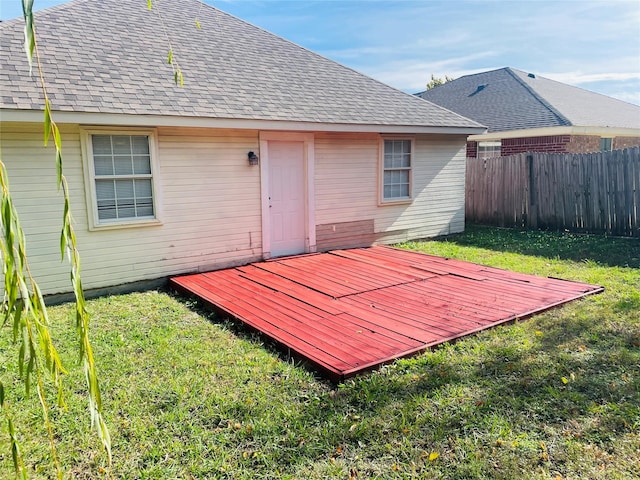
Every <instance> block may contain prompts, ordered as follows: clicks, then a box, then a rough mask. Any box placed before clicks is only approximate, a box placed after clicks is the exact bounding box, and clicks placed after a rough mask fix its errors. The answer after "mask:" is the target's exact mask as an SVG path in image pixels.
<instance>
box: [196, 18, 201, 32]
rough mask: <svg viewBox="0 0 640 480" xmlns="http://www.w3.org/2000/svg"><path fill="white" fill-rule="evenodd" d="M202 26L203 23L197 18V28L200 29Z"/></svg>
mask: <svg viewBox="0 0 640 480" xmlns="http://www.w3.org/2000/svg"><path fill="white" fill-rule="evenodd" d="M200 26H201V25H200V20H198V19H197V18H196V28H197V29H198V30H200Z"/></svg>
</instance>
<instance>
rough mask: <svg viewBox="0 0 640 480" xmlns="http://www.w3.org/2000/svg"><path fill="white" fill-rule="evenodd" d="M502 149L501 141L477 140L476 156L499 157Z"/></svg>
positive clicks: (481, 157) (480, 157)
mask: <svg viewBox="0 0 640 480" xmlns="http://www.w3.org/2000/svg"><path fill="white" fill-rule="evenodd" d="M501 149H502V143H501V142H499V141H498V142H478V158H479V159H483V158H493V157H499V156H500V152H501Z"/></svg>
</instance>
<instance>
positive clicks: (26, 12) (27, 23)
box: [22, 0, 36, 75]
mask: <svg viewBox="0 0 640 480" xmlns="http://www.w3.org/2000/svg"><path fill="white" fill-rule="evenodd" d="M22 14H23V16H24V50H25V52H26V54H27V60H28V61H29V75H31V73H32V70H33V53H34V51H35V48H36V35H35V31H34V28H33V0H22Z"/></svg>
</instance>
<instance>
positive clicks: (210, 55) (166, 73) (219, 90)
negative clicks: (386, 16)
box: [0, 0, 484, 133]
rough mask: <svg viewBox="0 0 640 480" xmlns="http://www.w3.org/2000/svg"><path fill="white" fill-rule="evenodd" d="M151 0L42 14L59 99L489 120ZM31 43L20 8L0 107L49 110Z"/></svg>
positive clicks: (366, 120) (391, 119) (183, 113)
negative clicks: (31, 59) (33, 69)
mask: <svg viewBox="0 0 640 480" xmlns="http://www.w3.org/2000/svg"><path fill="white" fill-rule="evenodd" d="M153 5H154V7H153V9H152V10H151V11H149V10H148V9H147V2H145V1H144V0H137V1H127V2H123V1H121V0H101V1H95V0H73V1H71V2H69V3H66V4H63V5H60V6H57V7H53V8H49V9H46V10H43V11H41V12H36V13H35V23H36V32H37V36H38V42H39V43H38V44H39V48H40V55H41V59H42V64H43V67H44V76H45V79H46V83H47V90H48V93H49V97H50V99H51V103H52V105H53V109H54V110H57V111H62V112H85V113H94V114H95V113H99V114H126V115H154V116H159V115H160V116H173V117H183V118H184V117H189V118H216V119H243V120H259V121H262V120H268V121H288V122H310V123H313V124H343V125H377V126H380V130H381V131H383V130H385V128H384V127H385V126H399V125H402V126H412V127H418V131H419V128H424V127H437V128H443V127H447V128H453V129H456V128H457V129H459V130H460V131H461V132H465V133H473V132H480V131H482V130H484V129H483V128H482V127H481V126H480V125H479V124H478V123H476V122H474V121H472V120H469V119H467V118H464V117H463V116H461V115H459V114H456V113H453V112H450V111H448V110H446V109H444V108H442V107H439V106H436V105H433V104H431V103H429V102H425V101H424V100H421V99H419V98H416V97H415V96H413V95H409V94H406V93H404V92H401V91H399V90H396V89H394V88H392V87H389V86H387V85H384V84H382V83H380V82H378V81H376V80H374V79H372V78H369V77H367V76H365V75H362V74H360V73H358V72H356V71H354V70H352V69H350V68H347V67H345V66H342V65H340V64H338V63H336V62H334V61H331V60H329V59H327V58H324V57H322V56H320V55H318V54H315V53H313V52H311V51H309V50H306V49H305V48H302V47H300V46H298V45H295V44H293V43H291V42H289V41H287V40H284V39H282V38H280V37H278V36H276V35H273V34H271V33H269V32H266V31H264V30H262V29H260V28H258V27H255V26H253V25H250V24H248V23H246V22H244V21H242V20H239V19H238V18H235V17H233V16H231V15H228V14H226V13H224V12H222V11H220V10H217V9H215V8H213V7H211V6H209V5H207V4H204V3H202V2H200V1H197V0H181V1H179V2H176V1H168V0H163V1H155V2H153ZM196 19H197V21H198V22H199V24H200V28H196ZM23 43H24V41H23V21H22V19H16V20H11V21H8V22H3V23H2V24H0V47H1V49H2V55H1V59H0V91H1V92H2V94H1V95H0V101H1V103H0V108H2V109H9V110H13V111H15V110H42V108H43V98H42V93H41V89H40V86H39V84H38V77H37V76H36V75H35V74H34V75H33V76H29V67H28V65H27V61H26V57H25V54H24V52H23ZM169 46H171V49H172V52H173V58H174V61H175V62H178V64H179V66H180V68H181V70H182V72H183V74H184V86H183V87H180V86H176V85H175V84H174V81H173V77H174V76H173V71H172V67H171V65H169V64H168V63H167V54H168V51H169ZM94 118H95V116H94Z"/></svg>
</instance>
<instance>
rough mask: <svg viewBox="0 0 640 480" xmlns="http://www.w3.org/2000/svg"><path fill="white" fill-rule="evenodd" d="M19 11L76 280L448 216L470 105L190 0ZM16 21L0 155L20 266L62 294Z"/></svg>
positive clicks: (94, 281) (64, 273) (408, 226)
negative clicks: (378, 76)
mask: <svg viewBox="0 0 640 480" xmlns="http://www.w3.org/2000/svg"><path fill="white" fill-rule="evenodd" d="M196 20H197V21H198V23H199V25H200V28H196ZM35 22H36V29H37V34H38V39H39V49H40V57H41V61H42V65H43V69H44V78H45V80H46V85H47V90H48V94H49V97H50V100H51V103H52V108H53V110H54V119H55V121H56V122H57V123H58V125H59V127H60V130H61V133H62V142H63V160H64V170H65V175H66V176H67V179H68V182H69V185H70V194H71V203H72V214H73V217H74V222H75V228H76V233H77V241H78V244H79V248H80V251H81V255H82V272H83V273H82V275H83V284H84V286H85V288H87V289H102V288H107V287H112V286H116V285H121V284H130V283H131V282H148V281H152V280H154V279H162V278H166V277H167V276H170V275H174V274H179V273H186V272H196V271H204V270H213V269H219V268H223V267H228V266H232V265H238V264H243V263H248V262H252V261H256V260H260V259H266V258H270V257H275V256H284V255H295V254H301V253H309V252H316V251H324V250H329V249H334V248H342V247H353V246H360V245H371V244H377V243H392V242H399V241H405V240H410V239H416V238H422V237H429V236H434V235H442V234H449V233H453V232H460V231H462V230H463V228H464V171H465V140H466V137H467V136H469V135H471V134H477V133H481V132H482V131H484V130H485V129H484V127H482V126H480V125H479V124H478V123H476V122H474V121H472V120H469V119H467V118H464V117H462V116H460V115H458V114H455V113H453V112H450V111H448V110H446V109H443V108H442V107H438V106H435V105H433V104H431V103H429V102H425V101H424V100H422V99H419V98H416V97H415V96H413V95H409V94H405V93H403V92H400V91H398V90H395V89H393V88H391V87H389V86H386V85H384V84H382V83H380V82H378V81H376V80H373V79H371V78H368V77H366V76H364V75H362V74H359V73H357V72H355V71H353V70H351V69H349V68H346V67H344V66H342V65H339V64H337V63H335V62H333V61H331V60H328V59H326V58H324V57H322V56H320V55H317V54H315V53H313V52H310V51H308V50H306V49H304V48H301V47H299V46H297V45H294V44H292V43H290V42H288V41H286V40H284V39H282V38H279V37H277V36H275V35H273V34H271V33H269V32H266V31H264V30H262V29H260V28H257V27H255V26H252V25H250V24H247V23H245V22H243V21H242V20H239V19H238V18H235V17H233V16H230V15H228V14H226V13H224V12H222V11H220V10H217V9H215V8H213V7H210V6H208V5H206V4H203V3H201V2H199V1H196V0H184V1H181V2H171V1H168V0H167V1H157V2H154V8H153V9H152V10H148V9H147V4H146V2H144V1H137V2H120V1H118V0H102V1H100V2H96V1H93V0H73V1H71V2H69V3H66V4H62V5H59V6H57V7H53V8H49V9H47V10H43V11H41V12H37V13H36V14H35ZM22 32H23V23H22V19H16V20H11V21H8V22H3V23H2V24H0V47H1V51H2V53H1V56H0V91H1V95H0V118H1V122H0V136H1V140H0V144H1V154H2V160H3V162H4V163H5V164H6V166H7V169H8V173H9V179H10V184H11V188H12V192H13V194H14V200H15V204H16V207H17V209H18V212H19V214H20V215H21V220H22V225H23V227H24V229H25V232H26V237H27V251H28V254H29V256H30V260H31V266H32V272H33V274H34V276H35V277H36V278H37V279H38V280H39V284H40V286H41V288H42V289H43V291H44V292H45V293H46V294H54V293H59V292H62V293H63V292H68V291H69V290H70V283H69V275H68V266H67V265H66V262H61V261H60V252H59V228H60V224H61V218H62V209H63V205H62V198H61V194H60V193H59V192H58V191H57V189H56V181H55V165H54V153H53V148H52V147H51V145H50V146H49V147H48V148H44V147H43V145H42V138H43V126H42V120H43V113H42V110H43V96H42V93H41V87H40V85H39V81H38V76H37V75H33V76H30V75H29V67H28V65H27V61H26V57H25V54H24V52H23V33H22ZM170 49H171V51H172V53H173V59H174V65H169V64H168V63H167V56H168V52H169V50H170ZM176 63H177V65H178V66H179V68H180V69H181V71H182V73H183V76H184V86H182V87H181V86H179V85H176V84H175V83H174V81H173V78H174V71H173V68H174V67H175V66H176ZM363 92H366V93H363Z"/></svg>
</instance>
